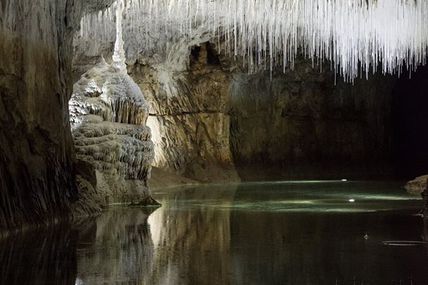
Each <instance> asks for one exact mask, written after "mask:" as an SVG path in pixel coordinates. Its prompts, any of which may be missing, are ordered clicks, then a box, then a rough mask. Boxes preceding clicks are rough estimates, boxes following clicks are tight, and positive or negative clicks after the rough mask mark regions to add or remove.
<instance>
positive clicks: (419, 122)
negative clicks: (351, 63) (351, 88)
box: [392, 66, 428, 179]
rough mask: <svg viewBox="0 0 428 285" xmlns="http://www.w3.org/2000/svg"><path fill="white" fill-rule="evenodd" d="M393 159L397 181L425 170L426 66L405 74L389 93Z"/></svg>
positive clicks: (427, 149)
mask: <svg viewBox="0 0 428 285" xmlns="http://www.w3.org/2000/svg"><path fill="white" fill-rule="evenodd" d="M392 97H393V102H392V118H393V121H392V124H393V152H392V155H393V160H394V165H395V175H396V176H397V178H403V179H411V178H414V177H415V176H419V175H424V174H426V173H427V171H428V132H427V131H426V123H427V122H428V67H427V66H421V67H419V68H418V69H417V71H416V72H414V73H412V74H411V77H410V76H409V71H405V72H404V73H403V74H402V75H401V77H400V78H399V79H398V80H397V81H396V84H395V86H394V89H393V93H392Z"/></svg>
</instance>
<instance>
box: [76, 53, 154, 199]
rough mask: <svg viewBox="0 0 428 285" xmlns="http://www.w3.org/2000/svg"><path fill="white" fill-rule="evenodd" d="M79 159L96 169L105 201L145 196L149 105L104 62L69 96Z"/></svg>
mask: <svg viewBox="0 0 428 285" xmlns="http://www.w3.org/2000/svg"><path fill="white" fill-rule="evenodd" d="M70 114H71V123H72V126H71V127H72V133H73V137H74V144H75V148H76V154H77V158H78V159H80V160H82V161H86V162H88V163H89V164H91V165H92V166H93V167H94V168H95V169H96V190H97V191H96V193H97V194H98V195H101V196H102V197H104V199H105V201H106V202H107V203H111V202H134V201H139V200H142V199H145V198H146V197H147V196H148V195H149V192H148V187H147V180H148V178H149V175H150V167H151V166H150V164H151V162H152V160H153V155H154V151H153V143H152V141H151V134H150V129H149V128H148V127H147V126H146V120H147V116H148V105H147V104H146V101H145V99H144V96H143V94H142V93H141V91H140V89H139V88H138V86H137V85H136V84H135V83H134V82H133V81H132V79H131V78H130V77H129V76H128V75H127V74H126V72H124V71H123V70H120V69H118V68H116V67H114V66H112V65H109V64H107V63H106V62H104V61H102V62H101V63H99V64H98V65H97V66H95V67H94V68H92V69H91V70H89V71H88V72H87V73H85V74H84V75H83V76H82V78H81V79H80V80H79V81H78V82H77V83H76V84H75V85H74V92H73V96H72V98H71V100H70Z"/></svg>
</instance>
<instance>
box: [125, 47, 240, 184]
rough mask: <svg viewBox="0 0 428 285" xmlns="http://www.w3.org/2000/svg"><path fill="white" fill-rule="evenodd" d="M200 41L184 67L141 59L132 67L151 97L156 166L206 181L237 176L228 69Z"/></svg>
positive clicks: (222, 179) (150, 125) (133, 73)
mask: <svg viewBox="0 0 428 285" xmlns="http://www.w3.org/2000/svg"><path fill="white" fill-rule="evenodd" d="M209 48H210V47H209V45H208V44H202V45H201V47H200V50H199V51H198V56H196V57H195V58H194V59H193V60H192V61H191V63H190V66H189V67H188V69H187V70H186V71H176V72H174V71H170V70H166V69H165V66H167V65H166V64H162V63H161V64H158V65H148V64H144V63H141V62H138V61H137V63H136V64H134V65H133V66H131V67H130V68H129V72H130V75H131V76H132V77H133V78H134V79H135V80H136V82H137V83H138V84H139V86H140V87H141V89H142V90H144V94H146V96H147V100H148V102H149V103H150V117H149V119H148V126H149V127H150V128H151V130H152V135H153V141H154V143H155V160H154V164H153V165H154V166H155V167H158V168H161V169H164V170H168V171H170V172H175V173H178V174H180V175H183V176H185V177H187V178H191V179H195V180H198V181H202V182H215V181H237V180H239V177H238V175H237V173H236V171H235V168H234V164H233V158H232V153H231V151H230V145H229V137H230V132H229V131H230V128H229V126H230V116H229V114H228V110H229V105H230V96H229V95H230V94H229V86H230V80H231V77H230V74H229V73H228V72H226V71H224V70H223V69H222V67H221V65H220V64H219V63H218V62H215V61H214V62H211V61H210V60H209V59H208V57H209V53H210V51H209Z"/></svg>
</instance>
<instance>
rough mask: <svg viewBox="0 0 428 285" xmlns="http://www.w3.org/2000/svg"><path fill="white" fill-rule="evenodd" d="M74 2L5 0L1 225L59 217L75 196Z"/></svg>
mask: <svg viewBox="0 0 428 285" xmlns="http://www.w3.org/2000/svg"><path fill="white" fill-rule="evenodd" d="M72 5H73V1H55V0H5V1H2V2H1V4H0V19H1V20H0V34H1V39H2V40H1V41H0V113H1V117H0V145H1V148H0V173H1V176H0V228H3V227H14V226H18V225H20V224H21V223H23V222H24V221H26V222H37V221H40V220H42V219H43V218H46V217H49V218H50V219H53V218H54V217H55V216H62V215H64V214H65V213H67V211H68V207H69V204H70V202H71V201H72V200H73V199H74V198H75V196H76V191H75V187H74V185H73V183H74V182H73V165H72V141H71V135H70V131H69V120H68V112H67V101H68V95H69V94H71V89H70V84H69V83H70V82H68V79H67V73H68V69H69V59H70V57H69V56H68V55H71V50H70V49H69V47H70V46H69V44H70V43H71V41H70V40H69V39H67V37H68V34H69V33H70V32H71V31H70V29H71V27H70V25H71V24H72V23H71V22H70V20H69V19H68V18H67V17H68V16H71V15H70V13H69V11H70V10H71V9H72Z"/></svg>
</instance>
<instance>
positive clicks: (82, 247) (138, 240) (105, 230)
mask: <svg viewBox="0 0 428 285" xmlns="http://www.w3.org/2000/svg"><path fill="white" fill-rule="evenodd" d="M149 214H150V213H149V212H147V211H146V210H144V209H141V208H115V209H112V210H110V211H108V212H106V213H104V214H103V215H101V216H100V217H98V218H97V219H95V220H94V221H93V222H92V223H88V221H83V222H82V223H81V224H80V225H78V226H77V228H78V229H79V242H78V246H77V281H76V284H79V285H80V284H117V283H121V284H144V283H141V282H143V281H144V280H146V278H147V277H148V275H150V272H152V270H153V263H152V259H153V243H152V239H151V235H150V228H149V226H148V224H147V218H148V215H149Z"/></svg>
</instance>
